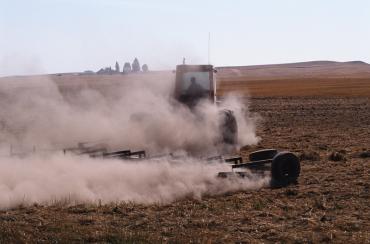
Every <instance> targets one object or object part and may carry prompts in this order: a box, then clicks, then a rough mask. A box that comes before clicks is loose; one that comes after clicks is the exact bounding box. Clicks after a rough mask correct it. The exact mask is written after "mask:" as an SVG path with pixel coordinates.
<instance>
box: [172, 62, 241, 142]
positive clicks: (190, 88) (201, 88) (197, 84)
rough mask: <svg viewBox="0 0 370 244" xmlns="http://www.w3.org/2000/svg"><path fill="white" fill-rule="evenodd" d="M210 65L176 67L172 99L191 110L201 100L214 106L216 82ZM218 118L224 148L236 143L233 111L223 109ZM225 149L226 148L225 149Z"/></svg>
mask: <svg viewBox="0 0 370 244" xmlns="http://www.w3.org/2000/svg"><path fill="white" fill-rule="evenodd" d="M214 73H216V70H215V69H214V68H213V66H212V65H185V64H182V65H177V67H176V82H175V92H174V98H175V99H176V100H177V101H178V102H180V103H182V104H184V105H186V106H188V107H189V109H191V110H193V109H194V107H195V106H196V105H197V104H198V103H199V102H200V101H201V100H208V101H209V102H211V103H214V104H216V98H217V97H216V82H215V79H214V76H213V74H214ZM219 116H220V139H221V143H223V144H224V145H226V146H228V147H229V146H231V147H229V148H232V147H234V146H235V145H236V144H237V142H238V125H237V121H236V118H235V115H234V113H233V111H231V110H227V109H223V110H221V111H220V112H219ZM225 148H226V147H225Z"/></svg>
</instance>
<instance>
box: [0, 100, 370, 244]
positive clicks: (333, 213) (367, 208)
mask: <svg viewBox="0 0 370 244" xmlns="http://www.w3.org/2000/svg"><path fill="white" fill-rule="evenodd" d="M251 110H252V112H258V113H259V114H260V115H261V118H262V119H263V121H261V122H260V125H259V127H258V135H259V136H260V137H261V138H262V141H261V143H260V144H259V145H257V146H254V147H246V148H244V149H243V151H242V154H243V155H245V154H246V153H248V152H250V151H253V150H255V149H259V148H271V147H274V148H278V149H282V150H284V149H286V150H291V151H293V152H296V153H297V154H299V155H301V158H302V159H303V161H302V172H301V177H300V179H299V184H298V185H294V186H290V187H287V188H281V189H261V190H258V191H249V192H239V193H233V194H229V195H223V196H217V197H206V198H204V199H203V200H201V201H196V200H191V199H185V200H181V201H178V202H176V203H173V204H170V205H166V206H160V205H151V206H141V205H135V204H131V203H126V204H117V205H109V206H86V205H84V206H73V207H67V206H65V205H64V204H60V205H58V204H57V205H54V206H51V207H43V206H34V207H28V208H22V207H20V208H17V209H13V210H8V211H2V212H0V242H1V243H6V242H47V243H50V242H64V243H69V242H134V243H138V242H159V241H171V242H215V243H224V242H246V243H259V242H283V243H319V242H334V243H344V242H347V243H370V204H369V202H370V176H369V175H370V158H362V157H361V155H360V154H361V153H362V152H364V151H366V150H367V151H369V150H370V99H369V98H361V97H359V98H356V97H352V98H351V97H347V98H329V97H320V98H310V97H302V98H297V97H259V98H257V97H255V98H253V99H252V100H251ZM333 152H339V155H340V156H343V158H341V157H340V156H339V158H338V159H340V160H339V161H331V160H329V156H330V154H332V153H333ZM362 156H366V155H365V154H363V155H362Z"/></svg>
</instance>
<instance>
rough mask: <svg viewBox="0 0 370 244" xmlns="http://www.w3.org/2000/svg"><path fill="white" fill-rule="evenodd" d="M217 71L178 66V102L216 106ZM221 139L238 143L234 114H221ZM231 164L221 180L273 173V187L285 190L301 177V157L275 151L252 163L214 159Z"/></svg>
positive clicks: (254, 156) (251, 159) (209, 67)
mask: <svg viewBox="0 0 370 244" xmlns="http://www.w3.org/2000/svg"><path fill="white" fill-rule="evenodd" d="M214 73H216V70H215V69H214V68H213V66H212V65H185V64H182V65H177V67H176V83H175V92H174V94H175V95H174V97H175V99H176V100H177V101H178V102H180V103H182V104H185V105H186V106H188V107H189V108H190V109H193V108H194V107H195V106H196V105H197V104H198V103H199V102H200V101H201V100H203V99H206V100H209V101H210V102H211V103H214V104H216V98H217V96H216V82H215V79H214V76H213V74H214ZM220 122H221V123H220V138H221V142H222V143H223V145H226V146H227V147H224V148H230V147H229V146H235V145H236V144H237V140H238V125H237V121H236V118H235V116H234V113H233V111H231V110H226V109H225V110H221V111H220ZM215 158H216V159H221V161H224V162H226V163H230V164H231V168H232V169H233V170H232V171H231V172H220V173H219V174H218V176H219V177H221V178H230V177H231V178H232V177H238V178H239V177H242V178H243V177H247V175H248V174H246V173H245V171H244V172H243V171H238V172H235V171H234V169H248V170H250V171H252V172H256V173H258V172H266V170H270V174H271V185H272V186H285V185H288V184H291V183H295V182H297V179H298V177H299V174H300V162H299V159H298V157H297V156H296V155H295V154H293V153H291V152H278V151H277V150H276V149H264V150H259V151H255V152H252V153H251V154H250V155H249V162H243V158H242V157H232V158H228V159H224V158H223V157H220V156H219V157H212V158H210V160H213V159H215Z"/></svg>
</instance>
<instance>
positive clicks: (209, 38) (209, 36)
mask: <svg viewBox="0 0 370 244" xmlns="http://www.w3.org/2000/svg"><path fill="white" fill-rule="evenodd" d="M208 64H211V32H208Z"/></svg>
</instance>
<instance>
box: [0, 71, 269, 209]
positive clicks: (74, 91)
mask: <svg viewBox="0 0 370 244" xmlns="http://www.w3.org/2000/svg"><path fill="white" fill-rule="evenodd" d="M115 77H116V76H111V77H109V80H108V78H107V77H105V76H102V78H100V80H97V78H94V80H91V81H88V80H89V79H90V78H91V77H87V78H86V77H77V78H76V77H73V76H67V77H63V79H62V78H60V77H55V76H54V77H51V76H35V77H28V78H24V79H21V80H12V79H8V80H3V81H2V82H1V83H0V155H1V157H0V208H9V207H14V206H16V205H17V204H31V203H45V204H48V203H51V202H53V201H60V200H63V199H68V201H69V202H71V203H74V202H76V203H77V202H96V201H101V202H104V203H107V202H112V201H134V202H139V203H154V202H171V201H174V200H176V199H180V198H184V197H187V196H190V197H195V198H201V197H202V196H204V195H217V194H222V193H224V192H227V191H235V190H245V189H251V188H257V187H261V186H262V185H264V184H266V182H267V181H268V179H267V178H266V177H262V178H258V179H254V180H253V181H251V180H244V181H239V180H232V181H225V180H221V179H218V178H216V177H215V176H216V175H217V172H219V171H230V168H229V166H227V165H225V164H220V163H217V164H209V163H206V162H203V161H202V160H199V159H194V158H193V156H194V155H197V156H205V155H208V156H209V155H211V156H212V155H215V154H217V153H219V149H220V148H219V146H218V145H217V144H215V141H217V140H219V137H220V133H219V123H220V121H219V117H220V116H219V110H220V109H224V108H228V109H232V110H233V111H234V113H235V115H236V118H237V121H238V127H239V136H238V140H239V144H240V145H246V144H254V143H256V142H258V140H259V138H258V137H257V136H256V135H255V121H254V119H253V118H252V117H251V116H250V114H249V111H248V107H247V105H246V104H245V103H244V102H241V100H239V99H237V98H236V97H235V96H233V97H230V98H226V99H224V101H223V102H222V104H221V105H220V107H217V106H214V105H213V104H210V103H208V102H203V103H200V104H199V105H198V106H197V107H196V111H195V112H191V111H190V110H189V109H188V108H187V107H185V106H182V105H180V104H178V103H177V102H176V101H174V100H173V99H172V98H171V93H172V90H173V83H174V81H173V77H172V76H171V75H168V74H167V75H163V74H157V75H153V76H152V77H151V76H148V75H131V76H127V77H126V78H125V79H124V80H123V81H122V80H120V79H122V77H121V78H120V76H117V77H116V78H117V81H115V80H114V79H115ZM105 79H107V80H105ZM78 142H91V143H99V144H102V145H104V146H105V147H107V148H108V150H116V149H132V150H137V149H143V150H146V151H147V153H148V154H149V155H163V154H168V153H170V152H186V153H185V154H186V155H189V154H190V155H191V156H187V157H184V158H182V159H181V160H180V161H181V162H178V160H177V161H176V160H174V159H170V158H168V157H161V158H159V159H151V160H147V161H139V162H124V161H118V160H103V159H92V158H87V157H80V156H73V155H63V154H61V151H62V149H63V148H66V147H71V146H75V145H76V144H77V143H78ZM9 154H11V155H13V156H9ZM252 178H253V177H252Z"/></svg>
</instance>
